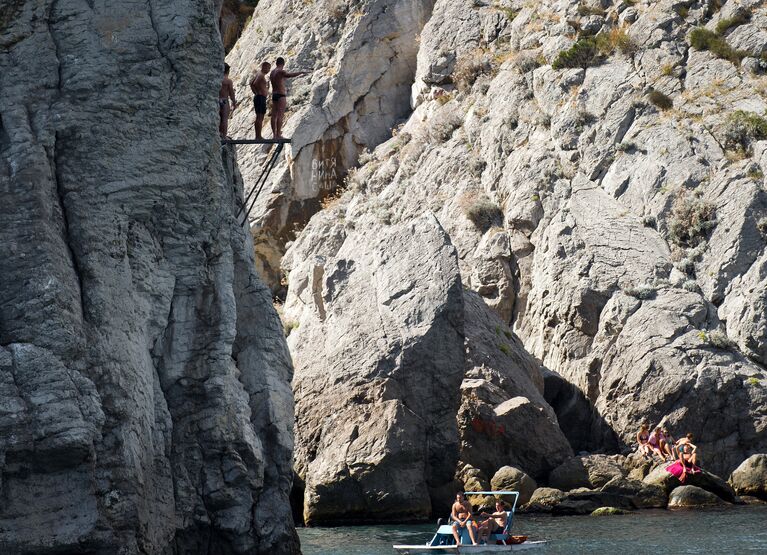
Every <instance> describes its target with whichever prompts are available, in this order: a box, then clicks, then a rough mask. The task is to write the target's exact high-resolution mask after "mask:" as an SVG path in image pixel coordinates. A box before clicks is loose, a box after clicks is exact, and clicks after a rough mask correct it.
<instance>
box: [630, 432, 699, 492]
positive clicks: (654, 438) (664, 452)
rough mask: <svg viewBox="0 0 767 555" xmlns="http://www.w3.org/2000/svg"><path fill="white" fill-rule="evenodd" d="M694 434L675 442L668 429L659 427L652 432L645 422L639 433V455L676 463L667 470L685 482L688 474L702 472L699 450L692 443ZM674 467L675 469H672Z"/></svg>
mask: <svg viewBox="0 0 767 555" xmlns="http://www.w3.org/2000/svg"><path fill="white" fill-rule="evenodd" d="M692 440H693V436H692V434H687V435H686V436H685V437H683V438H680V439H678V440H674V437H673V436H672V435H671V433H670V432H669V430H668V428H666V427H660V426H657V427H656V428H655V429H654V430H653V431H652V432H650V427H649V425H648V424H647V423H646V422H645V423H643V424H642V425H641V426H640V429H639V431H638V432H637V443H638V444H639V453H640V454H642V455H643V456H645V457H647V458H650V459H652V458H653V457H655V456H657V457H659V458H660V460H661V461H662V462H667V461H671V462H674V461H676V462H675V464H674V465H672V466H671V467H668V468H667V469H666V470H668V471H669V472H671V473H672V474H674V475H677V474H678V475H677V477H678V478H679V479H680V480H681V481H682V482H684V480H685V478H686V477H687V474H696V473H697V472H700V469H699V468H698V467H697V463H698V453H697V451H698V448H697V447H696V446H695V444H694V443H693V442H692ZM672 467H673V468H672Z"/></svg>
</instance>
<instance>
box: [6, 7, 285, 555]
mask: <svg viewBox="0 0 767 555" xmlns="http://www.w3.org/2000/svg"><path fill="white" fill-rule="evenodd" d="M217 22H218V11H217V7H216V6H214V3H212V2H207V1H202V0H189V1H185V2H173V3H167V2H165V3H162V2H156V1H150V2H131V1H127V2H126V1H120V2H117V1H108V0H106V1H95V2H84V1H80V0H58V1H41V2H24V1H18V0H12V1H11V2H4V3H3V6H2V8H0V46H1V48H0V118H1V119H0V122H1V124H2V125H1V126H0V153H1V155H0V189H1V190H2V194H3V203H2V207H1V208H0V222H2V223H1V225H0V235H1V238H0V275H2V283H1V284H0V485H1V486H2V487H1V488H0V551H2V552H3V553H126V554H132V553H136V554H137V553H297V552H298V542H297V538H296V536H295V532H294V530H293V524H292V520H291V516H290V513H289V508H288V507H289V505H288V493H289V490H290V484H291V458H292V446H293V439H292V425H293V400H292V394H291V391H290V387H289V382H290V379H291V374H292V368H291V363H290V356H289V353H288V350H287V347H286V344H285V341H284V338H283V335H282V328H281V326H280V322H279V319H278V317H277V314H276V313H275V311H274V309H273V306H272V304H271V298H270V294H269V291H268V289H266V288H265V287H264V285H263V284H262V283H261V281H260V280H259V279H258V277H257V275H256V273H255V271H254V263H253V254H252V252H253V251H252V243H251V242H250V238H249V236H247V235H246V234H245V233H244V232H243V231H242V229H241V228H240V227H239V226H238V225H237V223H236V220H235V218H234V211H235V210H236V205H237V203H238V199H239V198H240V197H241V194H242V191H241V187H242V183H241V181H238V179H237V174H236V170H235V167H234V164H233V158H232V154H231V153H227V152H224V157H223V158H224V159H223V162H224V163H225V165H226V166H227V168H226V172H225V171H224V167H223V165H222V151H221V149H220V147H219V144H218V135H217V108H216V93H217V89H218V87H219V85H220V79H221V69H222V57H223V48H222V45H221V39H220V37H219V32H218V28H217Z"/></svg>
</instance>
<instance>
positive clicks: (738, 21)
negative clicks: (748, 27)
mask: <svg viewBox="0 0 767 555" xmlns="http://www.w3.org/2000/svg"><path fill="white" fill-rule="evenodd" d="M750 20H751V14H750V13H748V12H746V11H741V12H738V13H736V14H735V15H734V16H732V17H727V18H725V19H721V20H719V23H717V24H716V32H717V34H719V35H723V34H725V33H726V32H727V31H729V30H730V29H732V28H733V27H738V26H739V25H743V24H744V23H748V22H749V21H750Z"/></svg>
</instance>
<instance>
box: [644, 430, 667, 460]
mask: <svg viewBox="0 0 767 555" xmlns="http://www.w3.org/2000/svg"><path fill="white" fill-rule="evenodd" d="M662 435H663V432H661V429H660V426H657V427H656V428H655V429H654V430H653V432H652V433H651V434H650V437H649V439H648V440H647V443H648V445H649V446H650V449H651V450H652V453H653V454H654V455H658V456H659V457H660V460H662V461H665V460H666V454H665V453H664V452H663V445H662V444H661V441H662Z"/></svg>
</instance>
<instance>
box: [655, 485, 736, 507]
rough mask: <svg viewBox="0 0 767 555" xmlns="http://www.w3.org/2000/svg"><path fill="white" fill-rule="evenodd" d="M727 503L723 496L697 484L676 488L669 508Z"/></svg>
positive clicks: (711, 505) (669, 500)
mask: <svg viewBox="0 0 767 555" xmlns="http://www.w3.org/2000/svg"><path fill="white" fill-rule="evenodd" d="M722 505H727V502H726V501H724V499H722V498H721V497H719V496H718V495H716V494H713V493H711V492H710V491H706V490H704V489H703V488H699V487H697V486H679V487H677V488H674V490H673V491H672V492H671V495H669V498H668V507H669V509H682V508H696V507H717V506H722Z"/></svg>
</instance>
